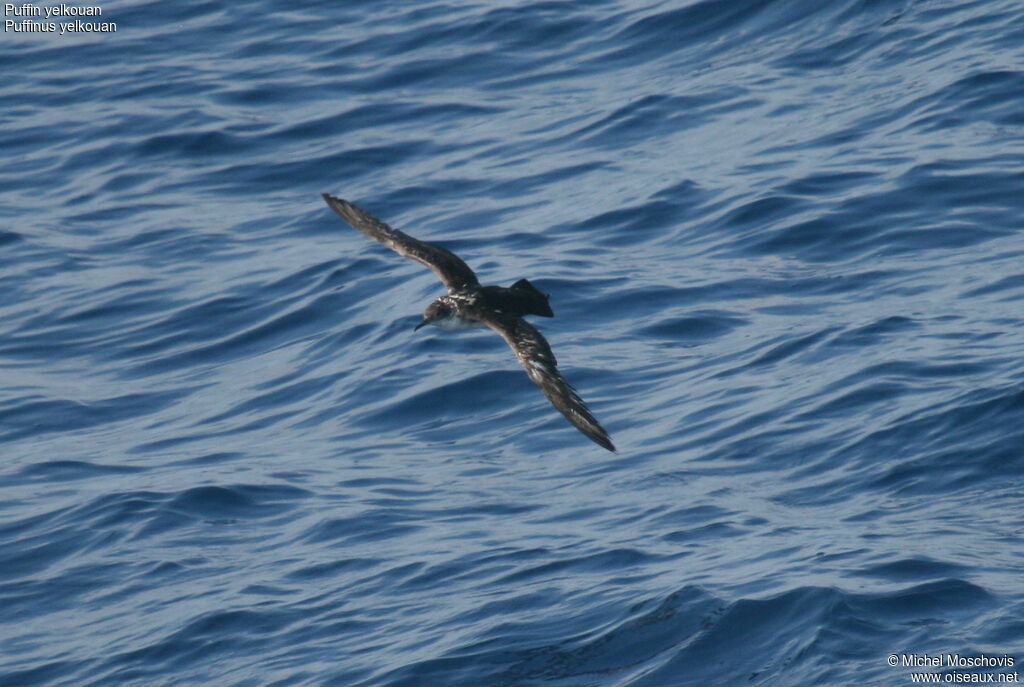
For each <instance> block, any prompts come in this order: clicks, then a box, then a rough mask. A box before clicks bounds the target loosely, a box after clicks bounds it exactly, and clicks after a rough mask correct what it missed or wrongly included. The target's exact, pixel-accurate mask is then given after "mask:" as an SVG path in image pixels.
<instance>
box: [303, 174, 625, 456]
mask: <svg viewBox="0 0 1024 687" xmlns="http://www.w3.org/2000/svg"><path fill="white" fill-rule="evenodd" d="M323 197H324V200H326V201H327V204H328V205H329V206H331V209H332V210H334V211H335V212H336V213H338V214H339V215H340V216H341V218H342V219H343V220H345V221H346V222H348V223H349V224H350V225H352V228H354V229H356V230H357V231H359V232H361V233H363V234H366V235H367V236H369V237H370V238H371V239H373V240H374V241H378V242H379V243H383V244H384V245H385V246H387V247H388V248H390V249H391V250H393V251H395V252H396V253H398V254H399V255H403V256H405V257H407V258H412V259H413V260H415V261H416V262H419V263H421V264H423V265H426V266H427V267H429V268H430V269H431V270H432V271H433V272H434V274H436V275H437V276H438V277H439V278H440V279H441V281H442V282H443V283H444V285H445V286H446V287H447V288H448V295H447V296H440V297H439V298H437V299H435V300H434V301H433V302H432V303H431V304H430V305H428V306H427V309H426V312H424V313H423V321H422V322H420V323H419V324H418V325H416V329H419V328H420V327H422V326H424V325H427V324H432V325H435V326H438V327H441V328H442V329H446V330H449V331H452V330H458V329H469V328H473V327H489V328H491V329H493V330H494V331H495V332H497V333H498V334H499V335H501V338H503V339H505V341H506V342H507V343H508V345H509V346H510V347H511V348H512V352H513V353H515V354H516V358H517V359H518V360H519V363H520V364H521V365H522V366H523V369H525V370H526V376H527V377H529V378H530V381H532V382H533V383H534V384H536V385H537V386H538V387H540V390H541V391H542V392H544V395H545V396H547V398H548V400H549V401H551V405H553V406H554V407H555V408H556V409H557V410H558V412H560V413H561V414H562V415H564V416H565V418H566V419H567V420H569V422H571V423H572V424H574V425H576V428H577V429H579V430H580V431H581V432H583V433H584V434H585V435H587V437H589V438H590V439H591V440H593V441H594V442H596V443H598V444H600V445H601V446H603V447H604V448H606V449H608V450H609V451H614V450H615V446H614V445H613V444H612V440H611V439H610V438H609V437H608V432H606V431H604V428H603V427H602V426H601V425H600V423H598V421H597V419H596V418H595V417H594V416H593V415H592V414H591V412H590V410H589V409H588V408H587V405H586V404H585V403H584V402H583V399H582V398H580V397H579V395H578V394H577V393H576V390H575V389H573V388H572V387H571V386H570V385H569V383H568V382H566V381H565V379H564V378H563V377H562V374H561V373H560V372H559V371H558V364H557V361H556V360H555V354H554V353H552V352H551V347H550V346H549V345H548V342H547V340H545V339H544V337H543V336H542V335H541V333H540V332H539V331H537V328H536V327H534V326H533V325H532V324H530V323H529V322H527V321H526V320H524V319H523V316H524V315H540V316H541V317H554V315H555V314H554V313H553V312H552V311H551V306H550V305H548V298H549V296H548V294H546V293H541V292H540V290H538V289H537V288H536V287H535V286H534V285H533V284H531V283H530V282H529V281H528V280H526V279H520V280H519V281H517V282H516V283H515V284H513V285H512V286H510V287H508V288H506V287H504V286H480V282H479V281H478V280H477V278H476V274H474V273H473V270H471V269H470V268H469V266H468V265H467V264H466V263H465V262H463V261H462V259H461V258H459V256H457V255H455V254H454V253H452V252H451V251H449V250H447V249H445V248H442V247H441V246H436V245H434V244H432V243H427V242H426V241H420V240H418V239H415V238H413V237H412V236H409V235H408V234H406V233H404V232H401V231H398V230H397V229H393V228H391V227H389V226H388V225H387V224H384V223H383V222H381V221H380V220H379V219H377V218H376V217H374V216H373V215H371V214H370V213H368V212H366V211H365V210H363V209H361V208H359V207H356V206H355V205H353V204H352V203H350V202H348V201H347V200H342V199H341V198H335V197H334V196H332V195H330V194H327V193H325V194H323Z"/></svg>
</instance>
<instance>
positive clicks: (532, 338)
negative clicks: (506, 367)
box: [480, 314, 615, 452]
mask: <svg viewBox="0 0 1024 687" xmlns="http://www.w3.org/2000/svg"><path fill="white" fill-rule="evenodd" d="M480 321H481V322H483V323H484V324H486V325H487V326H488V327H490V328H491V329H493V330H494V331H496V332H498V334H501V338H503V339H505V341H506V342H508V345H509V346H511V347H512V352H513V353H515V354H516V358H518V359H519V362H520V363H521V364H522V366H523V369H525V370H526V376H527V377H529V378H530V381H532V382H533V383H534V384H536V385H537V386H538V387H540V390H541V391H543V392H544V395H545V396H547V397H548V400H549V401H551V405H553V406H554V407H555V408H557V409H558V412H560V413H561V414H562V415H564V416H565V418H566V419H567V420H568V421H569V422H571V423H573V424H574V425H576V428H577V429H579V430H580V431H581V432H583V433H584V434H586V435H587V437H589V438H590V439H591V440H592V441H594V442H596V443H598V444H600V445H601V446H603V447H604V448H606V449H608V450H609V451H613V452H614V451H615V445H614V444H612V440H611V438H609V436H608V432H606V431H604V427H602V426H601V424H600V423H599V422H598V421H597V418H595V417H594V416H593V415H592V414H591V412H590V409H589V408H587V404H586V403H584V402H583V399H582V398H580V397H579V394H577V393H576V390H575V389H573V388H572V387H571V386H570V385H569V383H568V382H567V381H565V378H563V377H562V374H561V373H560V372H559V371H558V363H557V361H556V360H555V354H554V353H552V352H551V347H550V346H549V345H548V342H547V340H546V339H545V338H544V336H543V335H542V334H541V333H540V332H539V331H537V328H536V327H534V326H533V325H532V324H530V323H529V322H527V321H526V320H524V319H523V318H521V317H513V316H510V315H501V314H487V315H483V316H482V317H481V318H480Z"/></svg>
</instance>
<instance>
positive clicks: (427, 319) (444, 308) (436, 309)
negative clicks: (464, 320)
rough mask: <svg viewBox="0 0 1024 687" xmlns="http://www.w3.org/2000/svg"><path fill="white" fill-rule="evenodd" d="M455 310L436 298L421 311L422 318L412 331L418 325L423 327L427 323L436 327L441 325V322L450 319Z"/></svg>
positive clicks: (417, 327)
mask: <svg viewBox="0 0 1024 687" xmlns="http://www.w3.org/2000/svg"><path fill="white" fill-rule="evenodd" d="M454 314H455V311H454V310H453V309H452V307H451V306H450V305H448V304H447V303H445V302H444V301H441V300H436V301H434V302H433V303H431V304H430V305H428V306H427V309H426V310H425V311H423V320H422V321H421V322H420V323H419V324H418V325H416V328H415V329H413V331H417V330H418V329H419V328H420V327H424V326H426V325H428V324H433V325H436V326H438V327H440V326H443V325H442V322H447V321H449V320H451V319H452V316H453V315H454Z"/></svg>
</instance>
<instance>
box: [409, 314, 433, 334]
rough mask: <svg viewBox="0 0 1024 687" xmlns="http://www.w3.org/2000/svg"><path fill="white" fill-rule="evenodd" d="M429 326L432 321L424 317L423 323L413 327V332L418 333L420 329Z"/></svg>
mask: <svg viewBox="0 0 1024 687" xmlns="http://www.w3.org/2000/svg"><path fill="white" fill-rule="evenodd" d="M428 324H430V321H429V320H428V319H427V318H425V317H424V318H423V321H422V322H420V323H419V324H418V325H416V326H415V327H413V329H412V330H413V331H414V332H418V331H419V330H420V327H425V326H426V325H428Z"/></svg>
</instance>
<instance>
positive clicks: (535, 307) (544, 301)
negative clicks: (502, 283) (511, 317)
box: [511, 279, 555, 317]
mask: <svg viewBox="0 0 1024 687" xmlns="http://www.w3.org/2000/svg"><path fill="white" fill-rule="evenodd" d="M511 289H512V290H513V291H516V292H517V293H518V294H519V295H520V297H522V302H523V305H524V306H526V307H524V309H523V310H524V311H525V312H526V313H527V314H530V315H540V316H541V317H554V316H555V313H554V312H552V310H551V306H550V305H548V298H550V296H548V294H546V293H544V292H543V291H541V290H540V289H538V288H537V287H536V286H534V285H533V284H531V283H530V280H529V279H520V280H519V281H517V282H516V283H515V284H513V285H512V286H511Z"/></svg>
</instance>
